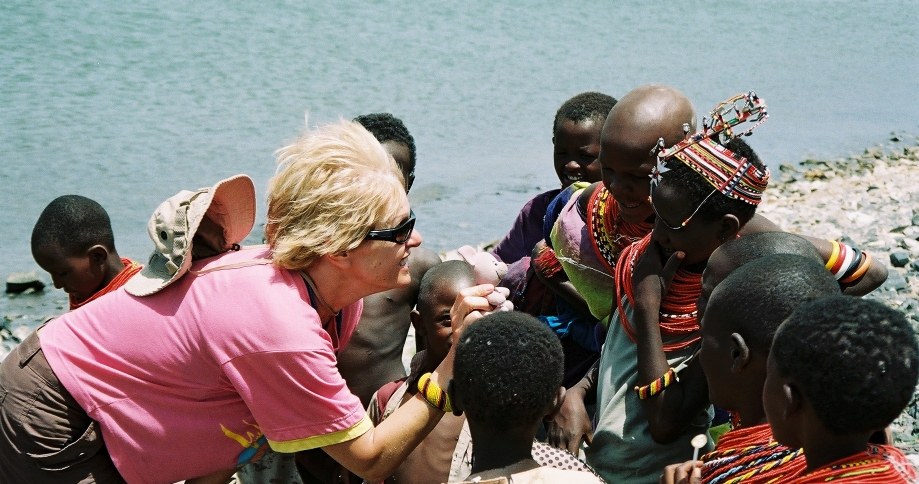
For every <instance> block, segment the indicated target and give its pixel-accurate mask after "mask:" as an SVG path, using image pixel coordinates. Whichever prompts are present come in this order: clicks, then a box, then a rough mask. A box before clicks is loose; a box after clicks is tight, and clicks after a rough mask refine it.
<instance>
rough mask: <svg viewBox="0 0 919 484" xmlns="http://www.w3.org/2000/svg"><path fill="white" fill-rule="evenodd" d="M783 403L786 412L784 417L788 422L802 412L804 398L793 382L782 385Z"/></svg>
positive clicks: (783, 413)
mask: <svg viewBox="0 0 919 484" xmlns="http://www.w3.org/2000/svg"><path fill="white" fill-rule="evenodd" d="M782 401H783V402H784V404H785V410H784V412H782V415H783V416H784V417H785V419H786V420H787V419H788V418H790V417H791V416H793V415H794V414H796V413H798V412H799V411H801V409H802V407H803V406H804V396H803V395H802V394H801V392H800V391H799V390H798V387H797V386H796V385H795V384H794V383H792V382H785V383H783V384H782Z"/></svg>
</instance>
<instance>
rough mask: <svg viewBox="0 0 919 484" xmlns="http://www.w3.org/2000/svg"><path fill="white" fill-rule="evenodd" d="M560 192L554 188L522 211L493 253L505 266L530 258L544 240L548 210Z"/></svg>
mask: <svg viewBox="0 0 919 484" xmlns="http://www.w3.org/2000/svg"><path fill="white" fill-rule="evenodd" d="M560 191H561V189H559V188H553V189H552V190H549V191H547V192H543V193H540V194H539V195H536V196H535V197H533V198H531V199H530V201H528V202H527V203H526V204H525V205H524V206H523V208H521V209H520V213H519V214H517V219H516V220H514V225H513V226H511V229H510V231H508V232H507V235H505V236H504V238H502V239H501V242H498V245H496V246H495V248H494V249H492V251H491V253H492V254H494V255H495V257H497V258H499V259H501V260H502V261H503V262H504V263H505V264H512V263H514V262H517V261H518V260H520V259H522V258H523V257H529V256H530V254H531V253H532V252H533V247H535V246H536V244H537V243H538V242H539V241H540V240H542V239H543V227H542V223H543V218H544V217H545V216H546V208H547V207H548V206H549V202H551V201H552V199H553V198H555V196H556V195H558V193H559V192H560Z"/></svg>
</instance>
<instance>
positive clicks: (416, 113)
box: [0, 0, 919, 310]
mask: <svg viewBox="0 0 919 484" xmlns="http://www.w3.org/2000/svg"><path fill="white" fill-rule="evenodd" d="M522 3H523V2H519V4H518V3H515V4H513V5H508V4H502V3H498V2H488V1H482V0H472V1H468V2H430V3H428V2H426V3H425V4H424V5H420V4H416V3H414V2H411V3H410V2H325V1H314V2H294V1H286V2H285V1H275V2H251V3H249V4H244V3H242V2H214V1H202V2H170V1H162V2H137V3H135V2H116V1H104V0H84V1H80V2H33V1H18V0H5V1H4V2H0V123H2V129H0V187H2V190H0V198H2V210H0V276H3V277H5V276H6V275H7V274H9V273H11V272H17V271H28V270H38V267H37V265H35V264H34V262H33V261H32V259H31V255H30V251H29V237H30V234H31V228H32V225H33V223H34V221H35V219H36V218H37V217H38V215H39V213H40V212H41V210H42V209H43V208H44V206H45V205H46V204H47V203H48V202H49V201H50V200H52V199H53V198H55V197H57V196H59V195H62V194H67V193H78V194H82V195H86V196H88V197H90V198H93V199H95V200H97V201H99V202H100V203H101V204H102V205H103V206H105V207H106V209H107V210H108V211H109V213H110V215H111V217H112V221H113V226H114V230H115V236H116V242H117V246H118V249H119V252H120V253H121V254H122V255H124V256H129V257H132V258H136V259H139V260H142V261H145V260H146V258H147V255H148V253H149V251H150V249H151V248H152V244H151V242H150V241H149V240H148V238H147V234H146V228H145V227H146V221H147V218H148V216H149V214H150V213H151V212H152V210H153V208H155V207H156V205H157V204H158V203H159V202H160V201H162V200H164V199H165V198H167V197H169V196H170V195H172V194H173V193H175V192H176V191H178V190H179V189H182V188H189V189H193V188H197V187H201V186H209V185H211V184H213V182H215V181H216V180H218V179H220V178H223V177H226V176H229V175H231V174H235V173H247V174H250V175H251V176H252V177H253V179H254V180H255V181H256V186H257V189H258V196H259V199H260V203H262V201H263V200H264V189H265V186H266V184H267V180H268V178H269V177H270V176H271V174H272V173H273V159H272V152H273V150H275V149H276V148H278V147H280V146H282V144H283V143H284V142H285V141H286V140H290V139H291V138H292V137H294V136H296V135H297V134H298V132H300V131H301V130H302V129H303V127H304V126H305V124H304V123H305V115H306V113H309V123H310V124H315V123H321V122H326V121H330V120H335V119H337V118H339V117H344V118H351V117H353V116H355V115H358V114H363V113H367V112H375V111H389V112H392V113H394V114H395V115H396V116H398V117H400V118H402V119H403V120H404V121H405V123H406V125H407V126H408V128H409V130H410V131H411V132H412V134H413V135H414V137H415V140H416V144H417V146H418V168H417V179H416V182H415V186H414V188H413V189H412V193H411V196H410V198H411V200H412V204H413V207H414V210H415V212H416V213H417V215H418V228H419V230H420V231H421V232H422V234H423V235H424V237H425V241H426V242H425V243H426V244H427V245H428V246H429V247H431V248H433V249H436V250H444V249H448V248H453V247H456V246H458V245H462V244H466V243H473V244H474V243H478V242H481V241H487V240H491V239H493V238H495V237H498V236H500V235H502V234H503V233H504V232H505V231H506V229H507V227H508V226H509V225H510V223H511V221H512V220H513V218H514V216H515V215H516V212H517V210H518V209H519V208H520V206H521V205H522V204H523V203H524V201H526V200H527V199H528V198H529V197H530V196H532V195H534V194H536V193H538V192H540V191H543V190H546V189H548V188H550V187H552V186H553V185H555V184H557V180H556V179H555V175H554V172H553V170H552V168H551V131H550V129H551V123H552V119H553V116H554V114H555V111H556V109H557V108H558V106H559V105H560V104H561V103H562V102H563V101H565V100H566V99H567V98H569V97H570V96H572V95H574V94H577V93H579V92H582V91H587V90H598V91H602V92H605V93H608V94H610V95H613V96H616V97H620V96H621V95H622V94H624V93H625V92H627V91H628V90H630V89H631V88H633V87H635V86H638V85H640V84H644V83H649V82H660V83H667V84H671V85H673V86H675V87H678V88H679V89H681V90H683V91H684V92H686V93H687V95H689V97H690V98H691V99H692V100H693V101H694V102H695V104H696V106H697V108H698V110H699V111H705V110H707V109H709V108H710V107H711V106H712V105H713V104H715V103H716V102H717V101H719V100H721V99H723V98H726V97H728V96H730V95H732V94H735V93H737V92H741V91H746V90H749V89H755V90H756V91H757V93H759V94H760V95H761V96H762V97H763V98H764V99H765V100H766V101H767V103H768V104H769V108H770V114H771V119H770V120H769V122H767V123H766V124H765V125H764V126H763V127H761V128H760V129H759V130H757V133H756V134H755V135H754V136H753V137H752V138H749V139H750V143H751V144H752V145H753V147H754V148H756V149H757V151H758V152H759V153H760V154H761V157H762V158H764V159H765V160H767V161H768V162H769V163H770V164H771V165H773V166H775V165H777V164H779V163H782V162H796V161H800V160H801V159H803V158H805V157H809V156H819V157H831V158H832V157H838V156H845V155H847V154H849V153H851V152H854V151H859V150H861V149H864V148H865V147H867V146H870V145H872V144H876V143H878V142H882V141H886V139H887V138H889V136H890V133H891V132H897V133H906V134H907V135H908V136H907V137H908V138H909V139H910V140H911V139H913V137H914V135H915V134H916V133H919V96H917V95H916V88H917V86H919V83H917V79H919V60H917V59H919V58H917V56H916V52H917V51H919V31H917V27H916V26H917V25H919V6H917V4H916V3H915V2H914V1H912V0H901V1H874V2H870V3H868V2H842V1H820V0H811V1H807V2H801V1H790V0H776V1H764V2H755V3H754V2H724V1H700V2H686V1H677V2H661V4H660V5H658V4H653V3H652V2H641V1H637V0H635V1H617V2H559V1H553V2H549V1H533V2H527V5H526V6H521V5H520V4H522ZM264 209H265V207H264V206H263V204H262V206H260V207H259V219H260V220H261V219H263V218H264ZM260 230H261V229H260V224H259V225H258V226H257V227H256V230H255V231H254V235H253V237H251V239H252V240H257V239H260V237H261V232H260ZM42 275H43V277H44V276H45V275H44V274H42ZM45 280H48V279H47V277H46V279H45ZM51 294H52V295H53V297H56V298H58V299H60V298H61V297H62V296H63V293H61V292H60V291H53V292H52V293H51ZM0 299H2V302H0V310H2V309H3V308H4V305H6V304H9V303H8V302H7V301H8V300H7V298H5V297H4V298H0Z"/></svg>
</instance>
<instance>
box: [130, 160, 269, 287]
mask: <svg viewBox="0 0 919 484" xmlns="http://www.w3.org/2000/svg"><path fill="white" fill-rule="evenodd" d="M201 191H205V193H203V195H204V196H203V197H200V198H196V199H194V200H193V202H191V203H193V206H192V207H190V208H189V209H188V217H189V220H188V233H187V234H185V235H184V237H185V241H186V244H187V245H186V247H185V251H184V253H183V254H182V260H181V264H180V265H179V267H178V270H175V271H173V270H171V268H170V266H172V267H175V265H174V263H172V262H170V259H169V258H168V257H167V256H166V255H164V254H161V253H160V252H159V251H157V250H156V249H154V251H153V253H152V254H151V255H150V259H149V260H148V262H147V265H145V266H144V268H143V269H141V270H140V271H139V272H138V273H137V274H135V275H134V277H132V278H131V279H130V280H129V281H128V282H127V283H126V284H125V285H124V288H125V290H126V291H127V292H128V293H130V294H133V295H135V296H149V295H151V294H154V293H156V292H158V291H160V290H162V289H163V288H165V287H166V286H168V285H170V284H172V283H173V282H175V281H176V280H177V279H179V278H180V277H182V276H183V275H184V274H185V273H186V272H188V269H189V268H190V267H191V263H192V248H193V241H194V236H195V232H196V231H197V230H198V227H199V225H200V224H201V221H202V220H203V219H204V217H207V218H209V219H210V220H211V221H212V222H213V223H214V224H216V225H217V226H219V227H221V228H222V229H223V232H224V234H223V235H224V237H223V240H224V241H225V243H226V246H225V247H223V250H221V251H220V252H225V251H226V250H229V249H230V248H232V247H233V246H235V245H237V244H239V243H240V242H242V241H243V240H244V239H245V238H246V236H248V235H249V232H251V231H252V227H253V226H254V225H255V185H254V184H253V183H252V179H251V178H249V177H248V176H246V175H235V176H232V177H230V178H227V179H224V180H221V181H219V182H217V184H215V185H214V186H212V187H210V188H207V189H202V190H199V191H198V192H187V193H189V194H195V193H200V192H201ZM179 193H180V194H181V193H182V192H179Z"/></svg>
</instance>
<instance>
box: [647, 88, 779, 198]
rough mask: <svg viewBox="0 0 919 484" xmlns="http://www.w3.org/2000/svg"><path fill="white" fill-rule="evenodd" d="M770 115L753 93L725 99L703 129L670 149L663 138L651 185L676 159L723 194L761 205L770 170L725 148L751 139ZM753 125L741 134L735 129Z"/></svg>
mask: <svg viewBox="0 0 919 484" xmlns="http://www.w3.org/2000/svg"><path fill="white" fill-rule="evenodd" d="M768 117H769V115H768V114H767V113H766V103H765V101H763V99H762V98H760V97H759V96H757V95H756V93H755V92H753V91H750V92H748V93H746V94H738V95H736V96H734V97H732V98H730V99H726V100H724V101H722V102H721V103H719V104H718V105H717V106H715V108H714V109H712V111H711V113H710V114H709V115H708V117H705V118H702V130H701V131H699V132H697V133H695V134H693V135H689V134H688V132H689V127H688V125H686V126H684V130H685V131H686V132H687V137H686V138H685V139H684V140H683V141H680V142H679V143H677V144H675V145H673V146H671V147H670V148H667V147H666V146H664V139H663V138H660V139H659V140H658V142H657V146H655V148H654V150H653V151H652V152H654V153H656V154H657V166H656V167H655V168H654V169H653V170H652V172H651V183H652V184H657V183H658V182H659V181H660V176H661V174H662V173H665V172H667V171H668V167H667V162H669V161H670V160H671V159H674V158H675V159H677V160H680V161H681V162H683V163H684V164H686V165H687V166H689V167H690V168H692V169H693V170H695V171H696V172H697V173H699V174H700V175H702V176H703V177H704V178H705V179H706V180H707V181H708V183H709V184H711V185H712V187H714V188H715V189H716V190H718V191H719V192H721V193H723V194H724V195H726V196H728V197H731V198H735V199H737V200H741V201H743V202H746V203H749V204H750V205H759V203H760V201H762V195H763V191H765V190H766V186H767V185H768V183H769V169H768V168H764V169H763V170H760V169H758V168H757V167H756V166H755V165H754V164H753V163H752V162H750V161H749V160H747V159H746V158H744V157H742V156H739V155H737V154H735V153H734V152H732V151H731V150H729V149H727V148H725V147H724V146H723V145H724V144H725V143H727V142H728V141H729V140H731V139H732V138H736V137H738V136H748V135H749V134H750V133H751V132H752V131H753V130H754V129H755V128H756V127H758V126H759V125H761V124H763V123H764V122H765V121H766V119H767V118H768ZM745 122H750V123H753V124H751V125H750V126H749V127H747V128H746V129H744V130H742V131H737V132H735V130H734V127H736V126H738V125H740V124H742V123H745Z"/></svg>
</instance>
